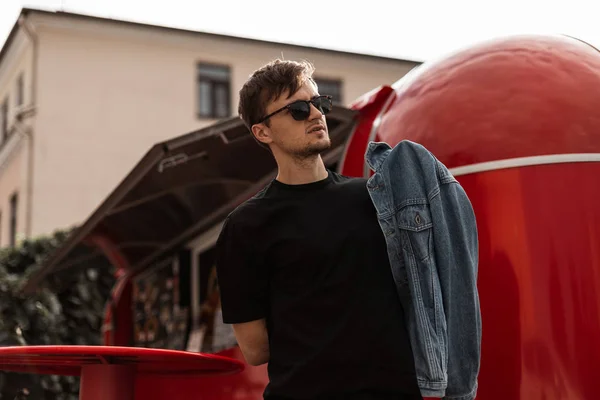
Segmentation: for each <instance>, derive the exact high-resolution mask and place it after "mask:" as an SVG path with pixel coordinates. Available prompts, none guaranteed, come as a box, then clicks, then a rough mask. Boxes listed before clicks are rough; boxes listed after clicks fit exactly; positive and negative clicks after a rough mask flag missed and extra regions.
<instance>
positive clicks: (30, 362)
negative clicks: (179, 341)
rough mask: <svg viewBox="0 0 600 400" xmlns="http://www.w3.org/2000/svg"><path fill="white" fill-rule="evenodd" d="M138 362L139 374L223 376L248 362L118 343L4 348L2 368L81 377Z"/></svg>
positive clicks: (238, 369) (1, 354) (239, 369)
mask: <svg viewBox="0 0 600 400" xmlns="http://www.w3.org/2000/svg"><path fill="white" fill-rule="evenodd" d="M102 364H105V365H129V366H131V365H134V366H135V367H136V372H137V373H138V374H152V375H167V376H170V377H172V376H177V375H193V376H198V375H220V374H233V373H238V372H241V371H242V370H243V369H244V363H242V362H241V361H239V360H234V359H230V358H226V357H223V356H219V355H214V354H199V353H191V352H186V351H176V350H163V349H148V348H140V347H118V346H14V347H0V370H3V371H13V372H27V373H37V374H52V375H72V376H77V375H79V374H80V373H81V369H82V367H84V366H88V365H102Z"/></svg>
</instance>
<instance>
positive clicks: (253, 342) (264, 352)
mask: <svg viewBox="0 0 600 400" xmlns="http://www.w3.org/2000/svg"><path fill="white" fill-rule="evenodd" d="M233 332H234V333H235V338H236V339H237V342H238V344H239V345H240V349H241V350H242V353H243V354H244V358H245V359H246V362H247V363H248V364H250V365H254V366H257V365H261V364H264V363H266V362H268V361H269V354H270V353H269V335H268V333H267V325H266V322H265V319H264V318H263V319H259V320H256V321H250V322H244V323H241V324H234V325H233Z"/></svg>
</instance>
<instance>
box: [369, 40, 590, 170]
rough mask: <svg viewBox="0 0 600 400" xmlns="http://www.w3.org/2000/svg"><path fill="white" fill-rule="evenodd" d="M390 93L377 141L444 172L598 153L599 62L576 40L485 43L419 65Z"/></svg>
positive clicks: (586, 46) (587, 47) (588, 49)
mask: <svg viewBox="0 0 600 400" xmlns="http://www.w3.org/2000/svg"><path fill="white" fill-rule="evenodd" d="M395 88H396V98H395V100H394V102H393V104H392V105H391V107H390V109H389V111H388V112H387V113H386V115H385V117H384V118H383V120H382V122H381V125H380V128H379V130H378V136H377V140H379V141H384V142H388V143H389V144H390V145H392V146H393V145H395V144H396V143H398V142H399V141H400V140H402V139H410V140H412V141H415V142H418V143H421V144H423V145H424V146H426V147H427V148H428V149H429V150H430V151H432V152H433V153H434V154H435V155H436V156H437V157H438V158H439V159H440V160H444V163H445V164H446V166H448V167H449V168H453V167H457V166H463V165H470V164H475V163H480V162H486V161H494V160H501V159H508V158H515V157H526V156H534V155H546V154H566V153H587V152H598V147H599V146H600V136H599V135H598V134H597V131H598V126H599V125H600V114H599V113H598V110H599V109H600V57H599V54H598V51H597V50H596V49H594V48H593V47H591V46H589V45H587V44H585V43H583V42H580V41H578V40H575V39H570V38H567V37H560V36H556V37H552V36H551V37H545V36H522V37H510V38H502V39H498V40H494V41H490V42H485V43H482V44H480V45H477V46H473V47H471V48H469V49H466V50H464V51H462V52H458V53H456V54H453V55H451V56H449V57H447V58H444V59H441V60H438V61H436V62H431V63H427V64H424V65H423V66H421V67H420V68H418V69H417V70H414V71H413V72H412V73H410V74H408V75H407V76H406V77H405V79H401V80H400V81H399V82H398V83H397V85H395Z"/></svg>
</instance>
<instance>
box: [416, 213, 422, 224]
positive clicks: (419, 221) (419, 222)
mask: <svg viewBox="0 0 600 400" xmlns="http://www.w3.org/2000/svg"><path fill="white" fill-rule="evenodd" d="M415 222H416V223H417V225H421V216H420V215H419V214H417V216H416V217H415Z"/></svg>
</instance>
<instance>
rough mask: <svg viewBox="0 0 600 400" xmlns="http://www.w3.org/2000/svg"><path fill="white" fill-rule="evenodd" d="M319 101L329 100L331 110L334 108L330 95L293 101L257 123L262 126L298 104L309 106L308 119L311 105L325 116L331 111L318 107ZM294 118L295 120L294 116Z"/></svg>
mask: <svg viewBox="0 0 600 400" xmlns="http://www.w3.org/2000/svg"><path fill="white" fill-rule="evenodd" d="M317 99H327V100H329V103H330V104H331V108H333V102H332V96H329V95H319V96H315V97H313V98H312V99H310V100H295V101H292V102H291V103H290V104H287V105H285V106H283V107H281V108H280V109H278V110H276V111H273V112H272V113H271V114H269V115H267V116H266V117H263V118H262V119H261V120H260V121H258V122H257V124H262V123H263V122H265V121H266V120H268V119H269V118H271V117H272V116H274V115H275V114H279V113H280V112H282V111H285V110H288V109H289V108H290V107H291V106H292V105H294V104H298V103H305V104H308V110H309V112H308V115H307V117H306V118H308V116H310V105H311V104H312V105H313V106H315V108H316V109H317V110H319V111H320V112H321V113H322V114H323V115H326V114H327V113H328V112H329V111H327V112H326V111H323V109H322V108H320V107H317V104H315V102H316V101H317ZM330 111H331V110H330ZM290 114H291V112H290ZM292 118H293V115H292ZM306 118H304V120H306ZM294 120H296V121H302V120H301V119H300V120H298V119H296V118H294Z"/></svg>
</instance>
